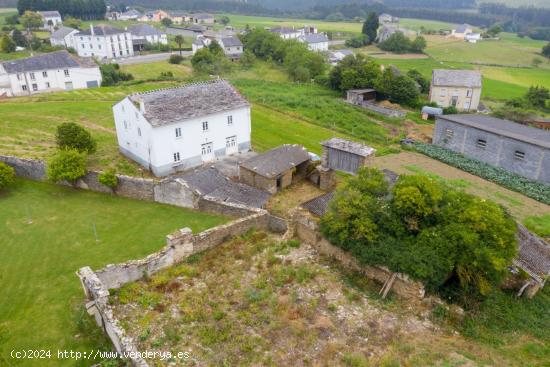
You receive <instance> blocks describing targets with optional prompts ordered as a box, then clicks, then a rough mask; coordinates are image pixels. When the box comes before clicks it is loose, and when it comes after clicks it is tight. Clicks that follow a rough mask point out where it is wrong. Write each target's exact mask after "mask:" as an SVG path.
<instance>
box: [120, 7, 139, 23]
mask: <svg viewBox="0 0 550 367" xmlns="http://www.w3.org/2000/svg"><path fill="white" fill-rule="evenodd" d="M140 17H141V13H140V12H139V11H137V10H136V9H129V10H127V11H125V12H123V13H121V14H120V15H119V17H118V19H119V20H138V19H139V18H140Z"/></svg>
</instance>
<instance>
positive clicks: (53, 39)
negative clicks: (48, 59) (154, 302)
mask: <svg viewBox="0 0 550 367" xmlns="http://www.w3.org/2000/svg"><path fill="white" fill-rule="evenodd" d="M78 32H79V31H78V29H74V28H69V27H63V26H62V27H60V28H59V29H58V30H56V31H55V32H53V33H52V34H51V36H50V43H51V44H52V46H61V47H66V48H69V47H71V48H74V49H75V50H76V43H75V39H74V36H75V34H77V33H78Z"/></svg>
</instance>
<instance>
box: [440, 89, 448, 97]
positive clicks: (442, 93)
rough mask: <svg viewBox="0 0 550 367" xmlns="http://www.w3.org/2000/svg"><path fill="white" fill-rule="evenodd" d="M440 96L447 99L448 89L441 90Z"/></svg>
mask: <svg viewBox="0 0 550 367" xmlns="http://www.w3.org/2000/svg"><path fill="white" fill-rule="evenodd" d="M439 94H440V96H441V97H445V96H446V95H447V90H446V89H441V91H440V93H439Z"/></svg>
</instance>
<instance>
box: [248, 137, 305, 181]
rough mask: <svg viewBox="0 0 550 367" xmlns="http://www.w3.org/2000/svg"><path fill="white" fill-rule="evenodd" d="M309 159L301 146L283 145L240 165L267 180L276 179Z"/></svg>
mask: <svg viewBox="0 0 550 367" xmlns="http://www.w3.org/2000/svg"><path fill="white" fill-rule="evenodd" d="M309 159H310V157H309V154H308V152H307V150H306V148H304V147H303V146H301V145H298V144H285V145H281V146H280V147H277V148H275V149H272V150H270V151H268V152H266V153H263V154H260V155H257V156H256V157H253V158H250V159H249V160H247V161H244V162H243V163H241V164H240V166H241V167H244V168H246V169H248V170H250V171H253V172H255V173H257V174H258V175H260V176H263V177H267V178H276V177H277V176H279V175H280V174H282V173H284V172H286V171H288V170H290V169H292V168H294V167H296V166H297V165H299V164H301V163H304V162H306V161H308V160H309Z"/></svg>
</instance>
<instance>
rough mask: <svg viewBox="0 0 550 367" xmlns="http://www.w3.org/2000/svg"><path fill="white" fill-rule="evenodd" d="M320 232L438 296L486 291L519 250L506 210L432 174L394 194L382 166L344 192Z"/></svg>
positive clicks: (412, 179)
mask: <svg viewBox="0 0 550 367" xmlns="http://www.w3.org/2000/svg"><path fill="white" fill-rule="evenodd" d="M321 230H322V232H323V234H324V235H325V236H326V237H327V238H328V239H329V240H330V241H331V242H332V243H334V244H335V245H337V246H340V247H341V248H343V249H344V250H346V251H349V252H350V253H351V254H353V255H354V256H355V257H356V258H357V259H358V260H359V261H360V262H362V263H365V264H371V265H383V266H387V267H388V268H390V269H391V270H393V271H398V272H403V273H406V274H409V275H410V276H412V277H413V278H415V279H418V280H420V281H422V282H424V283H425V284H426V286H427V287H428V288H429V289H431V290H433V291H436V290H441V289H445V288H447V287H451V286H453V287H454V286H457V287H458V288H459V289H460V290H461V291H462V292H463V293H466V294H475V295H484V294H487V293H488V292H489V291H490V290H491V289H492V288H493V287H495V286H497V285H499V284H500V282H501V281H502V279H503V277H504V275H505V274H506V267H507V266H508V265H509V264H511V261H512V259H513V258H514V256H515V255H516V253H517V243H516V237H515V232H516V226H515V223H514V220H513V219H512V218H511V217H510V215H509V214H508V213H507V212H506V211H505V210H504V209H503V208H502V207H500V206H499V205H497V204H495V203H493V202H491V201H487V200H481V199H479V198H477V197H475V196H472V195H469V194H466V193H463V192H459V191H456V190H454V189H451V188H449V187H447V186H446V185H445V184H443V183H441V182H439V181H436V180H434V179H432V178H429V177H426V176H401V177H400V178H399V180H398V182H397V183H396V185H395V186H394V187H393V188H392V189H390V188H389V187H388V184H387V183H386V181H385V180H384V176H383V174H382V173H381V172H380V171H378V170H376V169H362V170H360V171H359V173H358V175H357V176H356V177H352V178H350V179H349V180H348V181H347V182H346V183H345V184H344V185H343V186H342V187H341V188H340V189H339V190H338V191H337V194H336V196H335V198H334V200H333V201H332V202H331V205H330V209H329V211H328V212H327V214H326V215H325V216H324V217H323V218H322V219H321Z"/></svg>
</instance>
